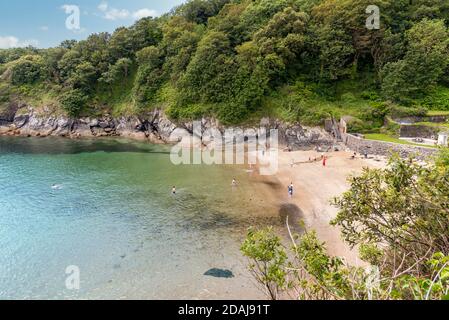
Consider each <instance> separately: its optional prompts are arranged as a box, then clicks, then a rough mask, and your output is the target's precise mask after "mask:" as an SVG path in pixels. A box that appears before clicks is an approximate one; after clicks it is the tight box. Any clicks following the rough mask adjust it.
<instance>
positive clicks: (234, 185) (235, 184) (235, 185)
mask: <svg viewBox="0 0 449 320" xmlns="http://www.w3.org/2000/svg"><path fill="white" fill-rule="evenodd" d="M232 186H233V187H237V180H235V178H234V179H232Z"/></svg>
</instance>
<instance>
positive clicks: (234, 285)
mask: <svg viewBox="0 0 449 320" xmlns="http://www.w3.org/2000/svg"><path fill="white" fill-rule="evenodd" d="M247 176H248V173H247V172H246V171H245V170H244V168H242V167H234V166H203V165H201V166H193V165H191V166H174V165H172V164H171V162H170V160H169V148H168V147H166V146H155V145H149V144H142V143H137V142H131V141H125V140H111V139H99V140H79V141H73V140H66V139H58V138H12V137H0V298H1V299H7V298H12V299H41V298H43V299H91V298H98V299H118V298H128V299H196V298H204V299H222V298H236V299H241V298H245V299H253V298H263V295H261V293H260V292H259V290H258V289H257V288H256V287H255V285H254V283H253V281H252V279H251V277H250V275H249V273H248V272H247V271H246V267H245V265H246V260H245V259H244V258H243V257H242V256H241V253H240V252H239V247H240V244H241V242H242V240H243V239H244V236H245V233H246V230H247V228H248V227H249V226H251V225H256V226H257V225H266V224H275V223H277V218H276V214H275V212H273V218H263V219H262V218H256V217H257V216H258V212H261V211H267V210H270V209H269V208H270V207H269V205H268V204H267V203H266V201H265V199H263V197H262V196H260V198H258V197H257V194H256V195H254V194H253V192H254V189H253V186H252V185H251V182H250V181H249V179H248V177H247ZM233 177H236V178H237V179H238V180H239V181H240V185H239V187H238V188H237V189H233V188H232V187H231V181H232V178H233ZM173 185H176V186H177V190H178V193H177V195H175V196H174V195H172V194H171V188H172V186H173ZM52 186H53V188H52ZM249 195H251V196H249ZM265 216H266V215H265ZM71 265H74V266H77V267H79V269H80V279H81V284H80V289H79V290H68V289H67V288H66V285H65V281H66V277H67V275H66V274H65V271H66V268H67V267H68V266H71ZM211 270H212V271H211ZM217 274H218V276H214V275H217ZM220 274H224V275H227V276H226V277H225V276H220Z"/></svg>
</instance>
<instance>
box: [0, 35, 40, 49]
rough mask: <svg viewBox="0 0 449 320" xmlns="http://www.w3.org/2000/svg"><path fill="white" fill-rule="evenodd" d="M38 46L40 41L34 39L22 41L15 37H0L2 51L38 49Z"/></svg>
mask: <svg viewBox="0 0 449 320" xmlns="http://www.w3.org/2000/svg"><path fill="white" fill-rule="evenodd" d="M38 45H39V41H37V40H34V39H31V40H24V41H20V40H19V39H18V38H16V37H13V36H7V37H0V49H11V48H20V47H28V46H33V47H37V46H38Z"/></svg>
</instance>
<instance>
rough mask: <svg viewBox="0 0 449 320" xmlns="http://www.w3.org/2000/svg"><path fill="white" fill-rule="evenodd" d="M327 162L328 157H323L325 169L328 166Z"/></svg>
mask: <svg viewBox="0 0 449 320" xmlns="http://www.w3.org/2000/svg"><path fill="white" fill-rule="evenodd" d="M326 161H327V157H326V156H323V167H325V166H326Z"/></svg>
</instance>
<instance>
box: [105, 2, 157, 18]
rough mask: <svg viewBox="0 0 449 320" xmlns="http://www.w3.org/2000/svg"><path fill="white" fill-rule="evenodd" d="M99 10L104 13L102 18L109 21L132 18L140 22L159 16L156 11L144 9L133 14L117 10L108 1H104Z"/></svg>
mask: <svg viewBox="0 0 449 320" xmlns="http://www.w3.org/2000/svg"><path fill="white" fill-rule="evenodd" d="M98 10H100V11H101V12H102V17H103V18H104V19H107V20H124V19H130V18H132V19H134V20H139V19H142V18H145V17H157V16H158V13H157V11H156V10H152V9H148V8H142V9H139V10H137V11H134V12H131V11H129V10H127V9H117V8H113V7H110V6H109V4H108V3H107V2H106V1H103V2H101V3H100V4H99V5H98Z"/></svg>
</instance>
